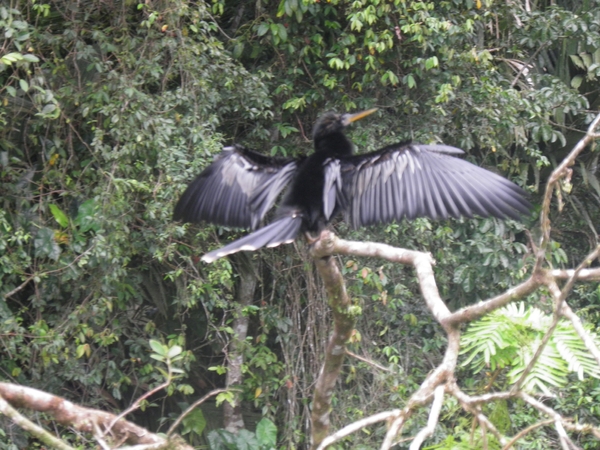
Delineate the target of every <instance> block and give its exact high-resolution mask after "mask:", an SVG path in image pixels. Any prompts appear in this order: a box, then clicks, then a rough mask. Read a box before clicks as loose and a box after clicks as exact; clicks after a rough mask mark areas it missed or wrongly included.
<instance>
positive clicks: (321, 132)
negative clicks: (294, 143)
mask: <svg viewBox="0 0 600 450" xmlns="http://www.w3.org/2000/svg"><path fill="white" fill-rule="evenodd" d="M375 111H377V108H371V109H367V110H366V111H361V112H358V113H354V114H337V113H335V112H333V111H330V112H327V113H325V114H323V115H322V116H321V117H319V120H317V123H315V126H314V128H313V140H315V141H316V140H318V139H319V138H322V137H324V136H326V135H328V134H331V133H335V132H337V131H342V130H343V129H344V128H346V127H347V126H348V125H350V124H351V123H352V122H356V121H357V120H360V119H362V118H363V117H367V116H368V115H369V114H372V113H374V112H375Z"/></svg>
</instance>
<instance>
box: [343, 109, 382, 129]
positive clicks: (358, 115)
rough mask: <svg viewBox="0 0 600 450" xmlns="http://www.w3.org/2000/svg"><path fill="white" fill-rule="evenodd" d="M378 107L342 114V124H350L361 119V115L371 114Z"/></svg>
mask: <svg viewBox="0 0 600 450" xmlns="http://www.w3.org/2000/svg"><path fill="white" fill-rule="evenodd" d="M378 109H379V108H371V109H367V110H366V111H361V112H357V113H356V114H344V119H343V124H344V126H346V125H350V124H351V123H352V122H356V121H357V120H360V119H362V118H363V117H367V116H368V115H370V114H373V113H374V112H375V111H377V110H378Z"/></svg>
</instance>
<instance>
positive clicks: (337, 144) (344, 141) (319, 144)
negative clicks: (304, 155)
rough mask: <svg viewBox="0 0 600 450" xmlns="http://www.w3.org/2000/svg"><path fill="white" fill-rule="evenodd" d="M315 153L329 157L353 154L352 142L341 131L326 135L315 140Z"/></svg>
mask: <svg viewBox="0 0 600 450" xmlns="http://www.w3.org/2000/svg"><path fill="white" fill-rule="evenodd" d="M315 152H322V153H327V154H328V155H330V156H346V155H351V154H352V152H353V146H352V142H350V140H348V138H347V137H346V136H345V135H344V133H342V132H341V131H336V132H334V133H328V134H326V135H325V136H319V137H316V138H315Z"/></svg>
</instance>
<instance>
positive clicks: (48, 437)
mask: <svg viewBox="0 0 600 450" xmlns="http://www.w3.org/2000/svg"><path fill="white" fill-rule="evenodd" d="M0 412H1V413H2V414H4V415H5V416H6V417H8V418H9V419H10V420H12V421H13V422H14V423H16V424H17V425H18V426H20V427H21V428H22V429H23V430H25V431H27V432H29V433H31V434H32V436H34V437H36V438H37V439H39V440H40V441H42V442H43V443H44V444H46V445H49V446H52V447H54V448H56V449H58V450H75V449H74V448H73V447H71V446H70V445H67V444H66V443H65V442H63V441H62V440H60V439H58V438H57V437H55V436H53V435H52V434H50V432H48V431H46V430H44V429H43V428H42V427H40V426H38V425H36V424H35V423H33V422H32V421H30V420H29V419H28V418H26V417H25V416H23V415H21V414H20V413H19V411H17V410H16V409H15V408H13V407H12V406H11V405H10V404H9V403H8V402H7V401H6V400H4V398H2V397H0Z"/></svg>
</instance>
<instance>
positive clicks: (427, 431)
mask: <svg viewBox="0 0 600 450" xmlns="http://www.w3.org/2000/svg"><path fill="white" fill-rule="evenodd" d="M444 390H445V387H444V386H443V385H439V386H438V387H436V388H435V391H434V392H433V403H432V404H431V411H430V412H429V419H428V420H427V426H426V427H425V428H423V429H422V430H421V431H419V433H418V434H417V435H416V436H415V439H414V441H412V444H410V448H409V450H419V449H420V448H421V444H423V442H425V439H427V438H428V437H429V436H431V435H432V434H433V432H434V431H435V427H436V426H437V424H438V420H439V418H440V411H441V410H442V405H443V404H444Z"/></svg>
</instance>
